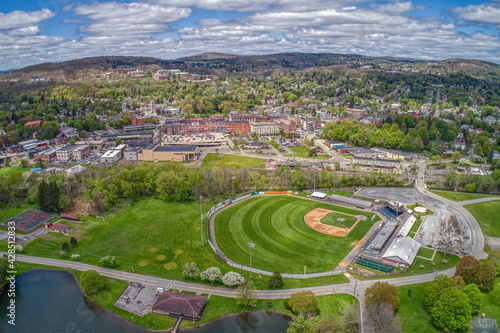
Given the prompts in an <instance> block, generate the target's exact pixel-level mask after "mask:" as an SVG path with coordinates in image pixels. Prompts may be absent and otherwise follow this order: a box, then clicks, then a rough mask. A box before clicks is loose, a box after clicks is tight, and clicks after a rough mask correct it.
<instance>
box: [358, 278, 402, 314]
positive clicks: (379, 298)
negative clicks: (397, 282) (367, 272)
mask: <svg viewBox="0 0 500 333" xmlns="http://www.w3.org/2000/svg"><path fill="white" fill-rule="evenodd" d="M365 302H366V306H370V305H372V304H375V303H377V302H386V303H388V304H390V305H391V306H392V308H393V310H394V311H396V309H397V308H398V307H399V291H398V289H397V288H396V287H395V286H393V285H391V284H389V283H387V282H380V281H377V282H375V283H374V284H372V285H371V286H370V287H368V288H367V289H366V291H365Z"/></svg>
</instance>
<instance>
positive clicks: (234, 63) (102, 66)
mask: <svg viewBox="0 0 500 333" xmlns="http://www.w3.org/2000/svg"><path fill="white" fill-rule="evenodd" d="M363 66H365V69H366V66H370V68H371V69H385V70H390V69H394V70H396V71H397V70H400V69H402V68H404V67H408V66H413V67H416V68H418V69H419V70H421V71H428V72H432V73H436V74H437V73H447V74H464V75H468V76H473V77H476V78H484V79H490V80H494V81H498V80H500V79H499V78H500V66H499V65H497V64H494V63H489V62H485V61H480V60H467V59H448V60H443V61H434V62H427V61H421V60H415V59H403V58H393V57H367V56H361V55H348V54H347V55H346V54H331V53H279V54H270V55H255V56H249V55H234V54H222V53H204V54H199V55H195V56H191V57H184V58H179V59H175V60H164V59H157V58H151V57H130V56H103V57H92V58H84V59H75V60H70V61H65V62H61V63H51V62H49V63H43V64H38V65H33V66H29V67H25V68H22V69H18V70H15V71H13V72H11V73H8V74H6V75H4V76H2V79H4V80H12V79H20V80H27V79H30V78H31V77H34V76H43V77H46V78H48V79H52V80H79V79H85V78H88V77H89V76H90V74H98V73H104V72H106V71H108V70H109V69H112V68H121V67H125V68H126V67H130V68H139V69H141V70H143V71H146V73H149V74H150V73H154V72H155V71H156V70H158V69H163V68H171V69H172V68H175V69H180V70H182V71H187V72H193V73H197V74H212V75H219V76H229V75H245V76H255V75H265V76H268V75H275V74H277V73H287V72H290V71H292V70H303V69H307V68H319V69H320V68H322V67H337V68H339V69H350V70H356V69H359V68H361V67H363Z"/></svg>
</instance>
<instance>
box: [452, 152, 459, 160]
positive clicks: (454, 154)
mask: <svg viewBox="0 0 500 333" xmlns="http://www.w3.org/2000/svg"><path fill="white" fill-rule="evenodd" d="M451 159H452V160H453V161H455V162H457V161H458V160H459V159H460V153H459V152H458V151H455V152H453V154H452V155H451Z"/></svg>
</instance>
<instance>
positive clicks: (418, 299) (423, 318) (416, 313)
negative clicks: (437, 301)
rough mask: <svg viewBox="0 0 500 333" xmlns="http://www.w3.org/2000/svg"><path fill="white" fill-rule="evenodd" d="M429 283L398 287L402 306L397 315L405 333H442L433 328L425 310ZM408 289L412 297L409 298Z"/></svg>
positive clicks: (400, 305)
mask: <svg viewBox="0 0 500 333" xmlns="http://www.w3.org/2000/svg"><path fill="white" fill-rule="evenodd" d="M427 286H428V283H422V284H414V285H410V286H403V287H397V288H398V290H399V295H400V304H399V309H398V311H397V313H396V314H397V315H398V316H399V317H400V318H401V324H402V325H401V327H402V329H403V332H405V333H434V332H436V333H437V332H440V330H438V329H436V328H435V327H434V326H432V323H431V316H429V314H427V312H426V311H425V310H424V308H423V302H424V296H425V287H427ZM408 289H411V297H410V298H408Z"/></svg>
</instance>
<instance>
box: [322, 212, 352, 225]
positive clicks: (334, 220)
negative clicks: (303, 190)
mask: <svg viewBox="0 0 500 333" xmlns="http://www.w3.org/2000/svg"><path fill="white" fill-rule="evenodd" d="M339 218H342V219H344V221H338V219H339ZM357 220H358V219H357V218H355V217H352V216H349V215H344V214H339V213H329V214H328V215H326V216H325V217H323V218H322V219H321V223H323V224H328V225H333V226H334V227H339V228H347V229H349V228H350V227H352V226H353V224H354V223H356V221H357Z"/></svg>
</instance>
